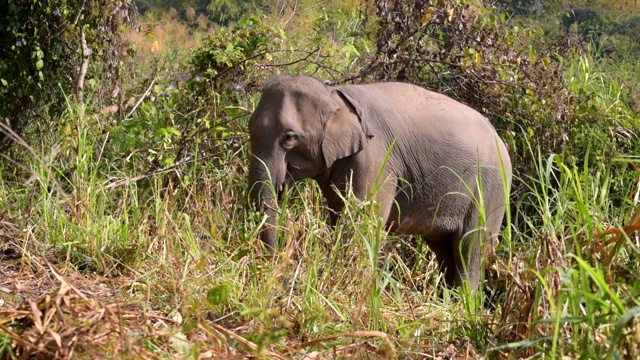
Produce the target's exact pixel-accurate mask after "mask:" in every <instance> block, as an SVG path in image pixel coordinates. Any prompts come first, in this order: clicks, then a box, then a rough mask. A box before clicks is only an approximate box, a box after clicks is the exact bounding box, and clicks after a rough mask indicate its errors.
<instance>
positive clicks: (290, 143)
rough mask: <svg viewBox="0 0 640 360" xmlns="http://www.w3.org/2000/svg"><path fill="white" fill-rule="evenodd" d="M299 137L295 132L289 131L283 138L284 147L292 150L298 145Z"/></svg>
mask: <svg viewBox="0 0 640 360" xmlns="http://www.w3.org/2000/svg"><path fill="white" fill-rule="evenodd" d="M298 139H299V136H298V134H296V133H295V132H293V131H287V133H286V134H284V136H283V137H282V145H283V146H284V147H286V148H292V147H294V146H295V145H296V144H297V143H298Z"/></svg>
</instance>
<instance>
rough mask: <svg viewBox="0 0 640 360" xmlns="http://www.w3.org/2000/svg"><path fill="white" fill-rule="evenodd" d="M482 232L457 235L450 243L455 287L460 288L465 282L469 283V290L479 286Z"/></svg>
mask: <svg viewBox="0 0 640 360" xmlns="http://www.w3.org/2000/svg"><path fill="white" fill-rule="evenodd" d="M483 237H484V231H482V230H480V229H472V230H471V231H470V232H465V233H462V232H461V233H457V234H456V235H455V236H454V239H453V241H452V245H453V257H454V262H455V269H456V270H455V273H454V274H455V280H454V283H455V285H456V286H458V287H461V286H462V284H463V282H464V281H465V280H467V281H469V288H470V289H471V290H476V289H478V286H479V285H480V241H481V240H482V238H483Z"/></svg>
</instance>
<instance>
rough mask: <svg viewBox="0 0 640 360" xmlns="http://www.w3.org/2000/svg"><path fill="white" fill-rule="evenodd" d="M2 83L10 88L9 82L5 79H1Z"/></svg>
mask: <svg viewBox="0 0 640 360" xmlns="http://www.w3.org/2000/svg"><path fill="white" fill-rule="evenodd" d="M0 82H1V83H2V85H4V86H9V83H7V80H5V79H0Z"/></svg>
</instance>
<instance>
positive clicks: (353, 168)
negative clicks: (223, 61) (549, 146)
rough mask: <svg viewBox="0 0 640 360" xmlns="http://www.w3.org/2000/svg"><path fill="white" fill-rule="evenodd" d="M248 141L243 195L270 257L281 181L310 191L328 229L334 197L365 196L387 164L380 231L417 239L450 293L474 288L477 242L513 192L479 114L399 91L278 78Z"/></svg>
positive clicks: (492, 134)
mask: <svg viewBox="0 0 640 360" xmlns="http://www.w3.org/2000/svg"><path fill="white" fill-rule="evenodd" d="M249 135H250V142H251V152H252V156H251V159H250V165H249V186H251V191H250V197H251V199H252V200H253V201H254V203H255V204H256V206H257V207H258V208H259V209H260V211H262V212H264V213H266V214H267V215H268V220H267V223H266V224H265V227H264V229H263V230H262V233H261V239H262V241H263V242H264V243H266V245H267V246H268V247H269V248H270V249H273V248H274V246H275V240H276V228H275V227H274V223H275V213H276V211H277V210H276V208H277V202H278V197H279V195H280V194H281V192H282V191H283V189H284V184H285V183H290V182H293V181H297V180H300V179H304V178H311V179H314V180H315V181H317V183H318V184H319V186H320V189H321V190H322V194H323V196H324V197H325V198H326V200H327V205H328V207H329V208H330V210H332V211H331V215H330V217H331V220H332V221H335V220H336V219H337V215H336V214H338V213H339V212H340V210H341V209H342V207H343V202H342V200H341V197H340V196H339V195H338V194H337V193H336V191H345V190H346V187H347V186H349V185H350V186H351V187H352V190H353V193H354V195H355V196H356V197H358V198H360V199H364V198H366V197H367V196H368V195H369V193H370V190H371V188H372V186H373V185H374V182H375V181H376V177H377V175H378V172H379V170H380V169H381V167H382V165H383V163H384V162H385V159H386V164H385V166H384V168H383V170H382V177H381V178H382V179H383V180H385V182H384V185H382V186H381V188H380V190H379V191H378V192H377V194H376V200H377V201H378V202H379V203H380V208H381V210H380V216H381V217H382V218H383V219H384V220H385V221H386V225H387V227H388V229H389V230H390V231H391V232H392V233H395V234H407V235H420V236H422V237H423V239H424V240H425V241H426V243H427V244H428V246H429V247H430V248H431V249H432V250H433V251H434V252H435V255H436V258H437V260H438V263H439V265H440V268H441V270H442V271H444V277H445V280H446V282H447V283H448V284H450V285H456V286H460V285H462V283H463V281H464V280H468V281H469V286H470V288H471V289H477V287H478V285H479V281H480V257H481V242H486V241H492V242H493V241H495V240H496V237H497V234H498V231H499V229H500V226H501V223H502V218H503V216H504V212H505V191H504V187H505V186H507V187H510V185H511V162H510V158H509V154H508V153H507V149H506V147H505V145H504V143H503V142H502V140H501V139H500V138H499V137H498V135H497V133H496V131H495V129H494V128H493V126H492V125H491V124H490V123H489V121H488V120H487V119H486V118H485V117H484V116H482V115H481V114H480V113H478V112H477V111H475V110H473V109H471V108H469V107H467V106H466V105H463V104H461V103H459V102H457V101H455V100H452V99H451V98H449V97H446V96H444V95H442V94H438V93H435V92H431V91H428V90H425V89H423V88H420V87H418V86H414V85H410V84H405V83H392V82H389V83H377V84H367V85H347V86H341V87H331V86H326V85H325V84H323V83H322V82H320V81H318V80H316V79H314V78H311V77H306V76H279V77H276V78H274V79H272V80H270V81H269V82H268V83H267V84H266V85H265V86H264V88H263V91H262V98H261V100H260V102H259V103H258V106H257V108H256V110H255V111H254V113H253V115H252V116H251V118H250V120H249ZM387 153H389V154H388V156H387ZM503 175H504V178H505V179H506V181H503ZM477 179H482V181H481V184H479V183H478V181H477ZM265 184H269V186H264V185H265ZM336 189H337V190H336ZM479 203H482V204H483V208H484V212H481V211H479V210H478V209H479V207H478V204H479ZM479 218H484V221H480V220H479Z"/></svg>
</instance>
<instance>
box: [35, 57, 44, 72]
mask: <svg viewBox="0 0 640 360" xmlns="http://www.w3.org/2000/svg"><path fill="white" fill-rule="evenodd" d="M42 66H44V61H42V59H40V60H38V61H36V70H40V69H42Z"/></svg>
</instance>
